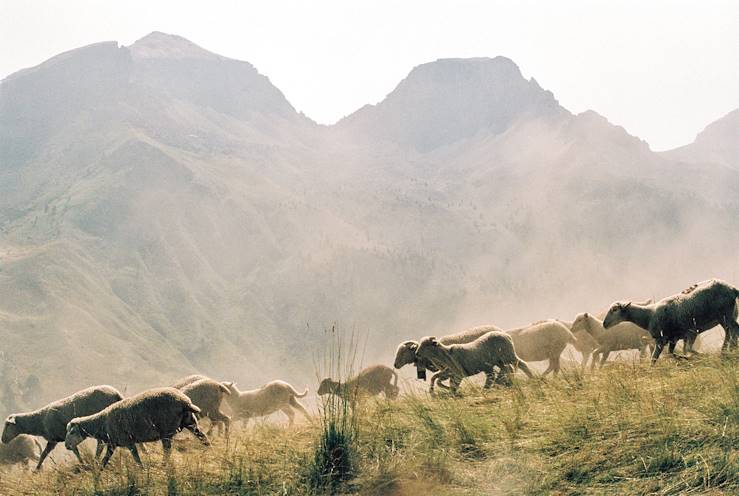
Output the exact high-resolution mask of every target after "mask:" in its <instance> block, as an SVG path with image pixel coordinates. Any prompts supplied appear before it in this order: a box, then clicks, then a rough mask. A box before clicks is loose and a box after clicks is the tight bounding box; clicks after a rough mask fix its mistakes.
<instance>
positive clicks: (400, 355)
mask: <svg viewBox="0 0 739 496" xmlns="http://www.w3.org/2000/svg"><path fill="white" fill-rule="evenodd" d="M416 350H418V343H417V342H416V341H406V342H404V343H402V344H401V345H400V346H398V351H396V352H395V363H394V364H393V366H394V367H395V368H396V369H399V368H401V367H403V366H405V365H409V364H411V363H416Z"/></svg>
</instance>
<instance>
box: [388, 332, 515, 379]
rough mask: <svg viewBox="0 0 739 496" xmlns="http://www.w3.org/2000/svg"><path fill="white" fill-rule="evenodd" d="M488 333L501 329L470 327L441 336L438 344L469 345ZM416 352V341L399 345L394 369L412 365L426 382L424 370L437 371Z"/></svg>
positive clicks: (417, 374) (419, 376)
mask: <svg viewBox="0 0 739 496" xmlns="http://www.w3.org/2000/svg"><path fill="white" fill-rule="evenodd" d="M490 331H501V329H499V328H497V327H495V326H492V325H485V326H477V327H472V328H470V329H465V330H464V331H461V332H458V333H456V334H449V335H447V336H442V337H440V338H439V342H440V343H442V344H445V345H451V344H464V343H469V342H471V341H474V340H475V339H477V338H479V337H480V336H483V335H485V334H487V333H489V332H490ZM416 350H418V341H405V342H403V343H401V344H400V345H399V346H398V350H397V351H396V352H395V363H394V367H395V368H396V369H400V368H401V367H403V366H405V365H409V364H414V365H415V366H416V376H417V377H418V378H419V379H423V380H426V370H430V371H431V372H438V369H437V368H436V366H435V365H434V364H433V363H431V362H429V361H428V360H423V359H419V358H418V355H417V354H416Z"/></svg>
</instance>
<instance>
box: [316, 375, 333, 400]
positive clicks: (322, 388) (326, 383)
mask: <svg viewBox="0 0 739 496" xmlns="http://www.w3.org/2000/svg"><path fill="white" fill-rule="evenodd" d="M335 389H336V382H334V380H333V379H331V378H330V377H327V378H325V379H324V380H322V381H321V383H320V384H319V385H318V391H317V393H318V395H319V396H323V395H326V394H331V393H333V392H334V390H335Z"/></svg>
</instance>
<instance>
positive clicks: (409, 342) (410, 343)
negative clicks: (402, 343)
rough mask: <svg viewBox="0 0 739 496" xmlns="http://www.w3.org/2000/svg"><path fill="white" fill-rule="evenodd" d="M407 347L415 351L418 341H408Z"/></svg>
mask: <svg viewBox="0 0 739 496" xmlns="http://www.w3.org/2000/svg"><path fill="white" fill-rule="evenodd" d="M408 349H409V350H411V351H412V352H414V353H415V352H416V350H418V343H416V342H415V341H408Z"/></svg>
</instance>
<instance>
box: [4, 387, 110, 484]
mask: <svg viewBox="0 0 739 496" xmlns="http://www.w3.org/2000/svg"><path fill="white" fill-rule="evenodd" d="M122 399H123V396H122V395H121V393H120V392H118V390H116V389H115V388H113V387H111V386H93V387H89V388H87V389H83V390H82V391H78V392H76V393H74V394H73V395H71V396H67V397H66V398H62V399H60V400H57V401H54V402H53V403H49V404H48V405H46V406H45V407H42V408H39V409H38V410H34V411H32V412H28V413H16V414H13V415H10V416H9V417H8V418H7V419H6V420H5V427H4V429H3V434H2V442H3V443H9V442H10V441H11V440H12V439H14V438H15V437H17V436H18V435H20V434H30V435H32V436H39V437H43V438H44V439H46V447H45V448H44V450H43V451H42V452H41V456H40V457H39V460H38V464H37V465H36V470H40V469H41V465H42V464H43V463H44V460H45V459H46V457H47V456H48V455H49V453H50V452H51V450H53V449H54V447H55V446H56V445H57V444H58V443H60V442H62V441H64V437H65V436H66V427H67V423H68V422H69V421H70V420H72V419H73V418H75V417H79V416H82V415H90V414H93V413H97V412H99V411H101V410H103V409H104V408H106V407H108V406H109V405H112V404H114V403H116V402H118V401H121V400H122ZM101 450H102V444H101V443H100V442H98V446H97V450H96V456H97V455H99V454H100V451H101ZM72 452H73V453H74V454H75V456H77V459H78V460H79V461H80V462H82V457H81V456H80V453H79V450H77V447H76V445H75V447H74V449H72Z"/></svg>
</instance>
